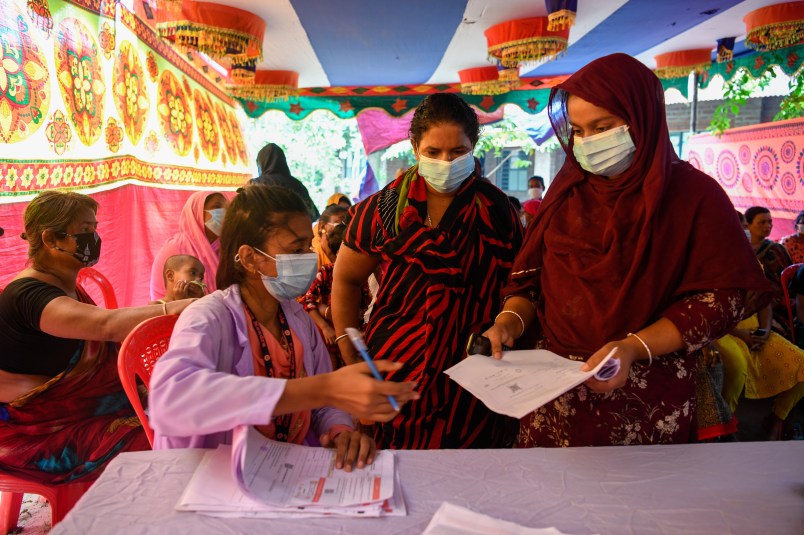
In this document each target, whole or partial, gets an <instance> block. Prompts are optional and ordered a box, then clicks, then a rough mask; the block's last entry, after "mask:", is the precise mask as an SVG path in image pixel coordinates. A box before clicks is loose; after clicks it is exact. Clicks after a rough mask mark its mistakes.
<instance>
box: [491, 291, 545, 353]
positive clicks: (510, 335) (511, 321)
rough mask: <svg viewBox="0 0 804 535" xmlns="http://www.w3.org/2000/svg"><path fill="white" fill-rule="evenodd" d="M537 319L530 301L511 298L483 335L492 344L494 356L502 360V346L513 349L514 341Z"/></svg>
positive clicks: (522, 298) (516, 297)
mask: <svg viewBox="0 0 804 535" xmlns="http://www.w3.org/2000/svg"><path fill="white" fill-rule="evenodd" d="M506 311H507V312H506ZM519 318H522V321H519ZM535 318H536V311H535V310H533V305H532V304H531V302H530V300H528V299H526V298H524V297H519V296H517V295H515V296H513V297H509V298H508V299H507V300H506V301H505V305H503V309H502V311H501V312H500V313H499V314H498V315H497V318H496V319H495V320H494V325H492V326H491V328H489V330H488V331H486V332H485V333H483V334H484V336H487V337H488V339H489V341H490V342H491V354H492V356H494V358H495V359H499V358H501V357H502V346H503V345H506V346H509V347H513V346H514V340H516V339H517V338H519V337H520V336H522V335H523V334H524V333H525V331H526V330H527V328H528V327H530V325H531V323H533V320H534V319H535Z"/></svg>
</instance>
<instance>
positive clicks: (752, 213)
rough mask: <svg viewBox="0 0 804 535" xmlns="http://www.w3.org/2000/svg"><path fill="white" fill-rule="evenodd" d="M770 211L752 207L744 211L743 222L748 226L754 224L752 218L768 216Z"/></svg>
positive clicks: (761, 207) (760, 207)
mask: <svg viewBox="0 0 804 535" xmlns="http://www.w3.org/2000/svg"><path fill="white" fill-rule="evenodd" d="M769 213H770V210H768V209H767V208H765V207H764V206H752V207H751V208H749V209H748V210H746V211H745V220H746V221H747V222H748V224H749V225H750V224H751V223H753V222H754V218H755V217H756V216H758V215H759V214H769Z"/></svg>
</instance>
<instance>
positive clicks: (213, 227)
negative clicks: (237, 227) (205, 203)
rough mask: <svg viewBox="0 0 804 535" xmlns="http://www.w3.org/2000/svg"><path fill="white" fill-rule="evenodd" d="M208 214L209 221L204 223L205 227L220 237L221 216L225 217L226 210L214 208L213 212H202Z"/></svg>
mask: <svg viewBox="0 0 804 535" xmlns="http://www.w3.org/2000/svg"><path fill="white" fill-rule="evenodd" d="M204 211H205V212H206V213H208V214H209V216H210V217H209V219H207V221H206V222H205V223H204V225H206V227H207V228H208V229H209V230H210V232H212V233H213V234H215V236H220V235H221V227H222V226H223V216H225V215H226V208H215V209H214V210H204Z"/></svg>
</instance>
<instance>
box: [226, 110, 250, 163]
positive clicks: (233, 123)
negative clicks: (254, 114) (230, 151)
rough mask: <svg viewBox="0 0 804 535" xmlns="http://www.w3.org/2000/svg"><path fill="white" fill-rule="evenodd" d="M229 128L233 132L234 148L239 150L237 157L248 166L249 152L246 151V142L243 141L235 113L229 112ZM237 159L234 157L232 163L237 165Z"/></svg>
mask: <svg viewBox="0 0 804 535" xmlns="http://www.w3.org/2000/svg"><path fill="white" fill-rule="evenodd" d="M228 115H229V128H231V130H232V137H233V139H234V146H235V149H236V150H237V155H238V156H239V157H240V161H241V162H243V163H244V164H246V165H248V150H247V149H246V142H245V141H243V132H242V131H241V130H240V123H239V122H238V120H237V116H236V115H235V114H234V111H232V110H229V113H228ZM235 161H236V158H234V157H232V163H235Z"/></svg>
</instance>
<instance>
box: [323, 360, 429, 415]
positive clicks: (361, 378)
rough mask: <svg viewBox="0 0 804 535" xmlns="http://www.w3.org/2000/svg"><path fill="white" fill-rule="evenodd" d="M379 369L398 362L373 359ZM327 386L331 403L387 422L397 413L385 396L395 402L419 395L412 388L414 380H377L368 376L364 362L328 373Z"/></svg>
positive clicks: (393, 367)
mask: <svg viewBox="0 0 804 535" xmlns="http://www.w3.org/2000/svg"><path fill="white" fill-rule="evenodd" d="M374 364H375V365H376V366H377V369H378V370H379V371H380V373H388V372H393V371H396V370H398V369H399V368H401V367H402V363H399V362H389V361H387V360H377V361H374ZM331 377H332V379H333V381H332V384H331V385H330V386H329V395H330V396H331V397H332V402H331V405H333V406H335V407H337V408H339V409H341V410H343V411H346V412H348V413H350V414H353V415H355V416H357V417H358V418H362V419H365V420H374V421H377V422H387V421H389V420H391V419H392V418H394V417H395V416H396V415H397V411H396V410H395V409H394V408H393V406H391V402H390V401H389V400H388V396H393V397H394V398H395V399H396V401H397V402H398V403H399V405H400V406H401V405H403V404H404V403H406V402H408V401H411V400H416V399H419V393H418V392H416V391H415V390H414V388H415V387H416V383H412V382H408V383H397V382H394V381H378V380H377V379H374V378H373V377H372V376H371V370H370V368H369V366H368V364H366V363H365V362H360V363H358V364H352V365H350V366H344V367H343V368H340V369H338V370H337V371H335V372H333V373H332V374H331Z"/></svg>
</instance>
